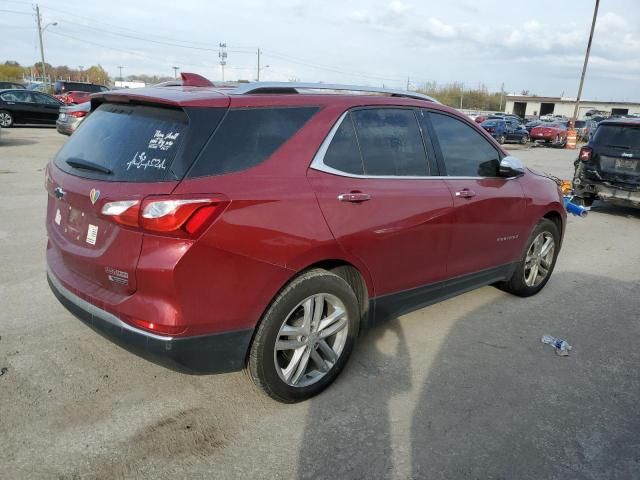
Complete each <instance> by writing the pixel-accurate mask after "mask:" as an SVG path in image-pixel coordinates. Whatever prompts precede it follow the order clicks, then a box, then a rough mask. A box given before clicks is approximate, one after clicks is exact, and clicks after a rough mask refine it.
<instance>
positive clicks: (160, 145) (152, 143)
mask: <svg viewBox="0 0 640 480" xmlns="http://www.w3.org/2000/svg"><path fill="white" fill-rule="evenodd" d="M179 135H180V133H179V132H169V133H162V130H156V132H155V133H154V134H153V137H151V140H149V147H148V148H150V149H152V150H169V149H170V148H171V147H172V146H173V144H174V142H175V141H176V139H177V138H178V136H179Z"/></svg>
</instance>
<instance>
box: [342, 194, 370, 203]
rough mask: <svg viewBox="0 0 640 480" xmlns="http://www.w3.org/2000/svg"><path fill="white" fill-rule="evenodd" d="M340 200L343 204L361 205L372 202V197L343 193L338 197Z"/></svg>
mask: <svg viewBox="0 0 640 480" xmlns="http://www.w3.org/2000/svg"><path fill="white" fill-rule="evenodd" d="M338 200H340V201H341V202H351V203H360V202H366V201H367V200H371V195H369V194H368V193H362V192H351V193H342V194H340V195H338Z"/></svg>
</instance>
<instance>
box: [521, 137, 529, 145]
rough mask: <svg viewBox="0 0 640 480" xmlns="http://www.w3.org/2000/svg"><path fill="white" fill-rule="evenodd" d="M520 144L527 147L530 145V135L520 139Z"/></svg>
mask: <svg viewBox="0 0 640 480" xmlns="http://www.w3.org/2000/svg"><path fill="white" fill-rule="evenodd" d="M520 143H521V144H522V145H526V144H527V143H529V135H525V136H524V137H522V138H521V139H520Z"/></svg>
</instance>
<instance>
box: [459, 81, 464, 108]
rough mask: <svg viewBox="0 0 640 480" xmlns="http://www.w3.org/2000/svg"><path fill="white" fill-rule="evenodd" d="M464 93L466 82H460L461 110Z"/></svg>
mask: <svg viewBox="0 0 640 480" xmlns="http://www.w3.org/2000/svg"><path fill="white" fill-rule="evenodd" d="M463 95H464V83H461V84H460V110H462V96H463Z"/></svg>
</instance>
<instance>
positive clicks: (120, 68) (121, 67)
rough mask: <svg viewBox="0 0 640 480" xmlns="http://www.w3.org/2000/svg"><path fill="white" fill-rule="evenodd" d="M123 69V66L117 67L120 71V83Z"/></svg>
mask: <svg viewBox="0 0 640 480" xmlns="http://www.w3.org/2000/svg"><path fill="white" fill-rule="evenodd" d="M123 68H124V67H123V66H120V65H118V69H119V70H120V81H122V69H123Z"/></svg>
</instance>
